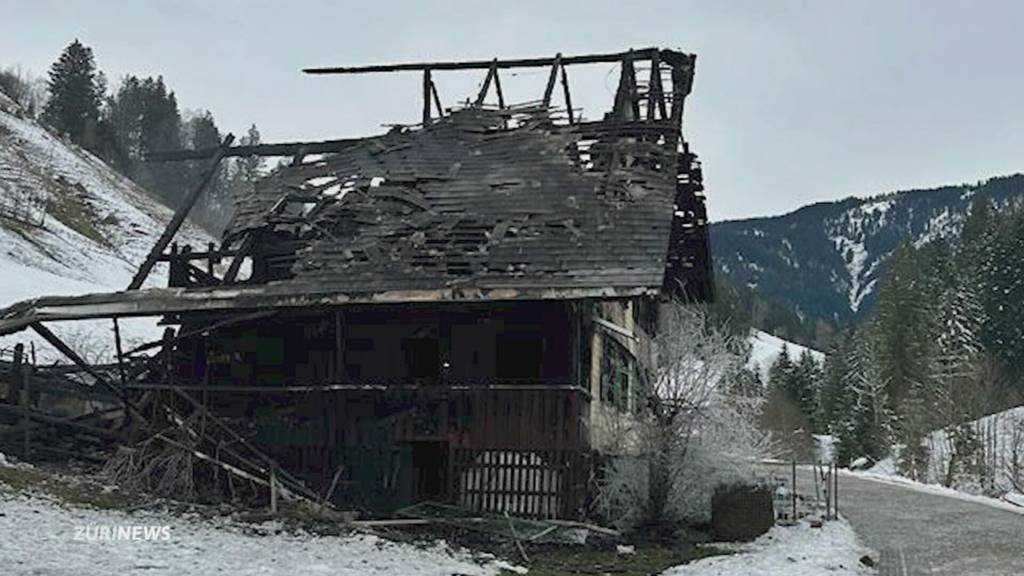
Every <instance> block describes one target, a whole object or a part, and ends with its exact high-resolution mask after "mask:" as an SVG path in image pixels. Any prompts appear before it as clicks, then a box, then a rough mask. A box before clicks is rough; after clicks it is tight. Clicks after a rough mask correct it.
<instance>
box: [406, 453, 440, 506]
mask: <svg viewBox="0 0 1024 576" xmlns="http://www.w3.org/2000/svg"><path fill="white" fill-rule="evenodd" d="M412 468H413V470H414V475H415V476H414V482H415V484H414V486H413V495H414V498H415V499H416V500H420V501H422V500H438V501H441V500H444V499H445V498H446V497H447V496H448V484H449V483H448V443H447V442H412Z"/></svg>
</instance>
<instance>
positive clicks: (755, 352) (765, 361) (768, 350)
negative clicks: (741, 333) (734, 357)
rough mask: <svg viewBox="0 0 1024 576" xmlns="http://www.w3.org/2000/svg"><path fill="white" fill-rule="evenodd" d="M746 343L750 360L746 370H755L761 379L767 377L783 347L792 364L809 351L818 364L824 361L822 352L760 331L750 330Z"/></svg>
mask: <svg viewBox="0 0 1024 576" xmlns="http://www.w3.org/2000/svg"><path fill="white" fill-rule="evenodd" d="M747 341H748V342H749V343H750V358H749V359H748V360H747V368H749V369H751V370H757V371H758V372H759V373H760V374H761V378H762V379H766V378H767V377H768V368H770V367H771V365H772V364H774V363H775V360H776V359H778V357H779V354H781V353H782V349H783V347H785V349H786V350H787V352H788V354H789V359H790V360H793V361H794V362H795V361H796V360H798V359H799V358H800V355H801V354H803V353H804V351H805V350H806V351H809V352H810V353H811V356H813V357H814V359H815V360H817V361H818V362H824V361H825V354H824V353H823V352H819V351H818V350H814V349H813V348H808V347H806V346H801V345H800V344H797V343H795V342H790V341H789V340H783V339H782V338H779V337H778V336H773V335H771V334H769V333H767V332H762V331H761V330H756V329H755V330H751V331H750V337H749V338H748V340H747Z"/></svg>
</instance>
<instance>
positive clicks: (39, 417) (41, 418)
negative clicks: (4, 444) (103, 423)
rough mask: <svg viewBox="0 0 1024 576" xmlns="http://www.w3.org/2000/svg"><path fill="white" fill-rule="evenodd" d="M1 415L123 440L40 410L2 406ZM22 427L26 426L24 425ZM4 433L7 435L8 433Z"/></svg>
mask: <svg viewBox="0 0 1024 576" xmlns="http://www.w3.org/2000/svg"><path fill="white" fill-rule="evenodd" d="M0 414H9V415H11V416H20V417H23V418H27V419H29V420H33V421H35V422H40V423H42V424H47V425H49V426H54V427H57V428H63V429H65V430H68V431H70V432H74V433H76V434H87V435H90V436H95V437H97V438H102V439H104V440H112V441H114V442H121V441H122V440H123V438H122V437H121V435H120V434H117V433H115V432H111V431H110V430H106V429H103V428H95V427H93V426H86V425H85V424H79V423H77V422H72V421H68V420H65V419H62V418H58V417H56V416H52V415H49V414H46V413H43V412H40V411H38V410H34V409H32V408H26V407H24V406H10V405H5V404H0ZM21 426H24V424H22V425H21ZM4 432H5V435H6V432H7V431H4Z"/></svg>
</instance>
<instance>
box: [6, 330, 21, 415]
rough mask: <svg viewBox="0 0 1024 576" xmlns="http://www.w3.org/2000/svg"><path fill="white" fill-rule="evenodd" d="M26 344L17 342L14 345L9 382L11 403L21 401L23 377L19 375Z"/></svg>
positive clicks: (8, 389)
mask: <svg viewBox="0 0 1024 576" xmlns="http://www.w3.org/2000/svg"><path fill="white" fill-rule="evenodd" d="M24 357H25V345H24V344H22V343H20V342H19V343H17V344H15V345H14V363H13V364H12V365H11V378H10V380H9V381H8V383H7V402H8V403H9V404H20V403H21V378H19V377H18V374H20V372H19V370H21V363H22V362H24V361H25V358H24Z"/></svg>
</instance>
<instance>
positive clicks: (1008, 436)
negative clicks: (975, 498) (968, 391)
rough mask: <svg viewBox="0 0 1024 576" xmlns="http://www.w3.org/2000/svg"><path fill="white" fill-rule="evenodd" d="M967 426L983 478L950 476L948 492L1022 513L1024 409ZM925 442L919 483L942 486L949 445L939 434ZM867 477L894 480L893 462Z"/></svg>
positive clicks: (880, 465)
mask: <svg viewBox="0 0 1024 576" xmlns="http://www.w3.org/2000/svg"><path fill="white" fill-rule="evenodd" d="M968 425H969V426H970V428H971V429H972V430H973V432H974V435H975V437H976V438H977V439H978V441H979V444H980V450H981V454H980V455H979V458H980V461H981V464H982V466H983V467H984V469H985V470H986V474H985V475H984V476H978V475H977V474H969V473H964V472H961V473H957V474H954V475H953V478H952V488H954V489H956V490H958V491H960V492H964V493H967V494H972V495H983V494H984V495H986V496H990V497H991V496H994V497H998V498H1000V499H1002V500H1004V501H1006V502H1008V503H1011V505H1014V506H1017V507H1018V508H1019V509H1020V511H1021V512H1024V406H1018V407H1016V408H1011V409H1009V410H1004V411H1002V412H997V413H995V414H990V415H988V416H985V417H983V418H979V419H977V420H974V421H972V422H970V423H968ZM926 442H927V445H928V452H929V458H928V477H927V478H922V479H921V480H923V481H924V482H925V483H927V484H935V485H944V484H945V483H946V481H947V480H948V476H949V470H950V460H951V455H952V454H953V452H954V445H953V442H952V440H951V439H950V437H949V435H948V434H947V433H946V432H945V431H942V430H938V431H935V432H932V433H931V434H929V435H928V438H927V440H926ZM899 449H900V447H897V452H898V451H899ZM961 466H963V464H961ZM867 474H870V475H875V476H892V477H895V476H898V471H897V467H896V458H895V457H893V456H890V457H888V458H886V459H884V460H882V461H879V462H878V463H877V464H875V465H874V466H873V467H872V468H871V470H870V471H869V472H867Z"/></svg>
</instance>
